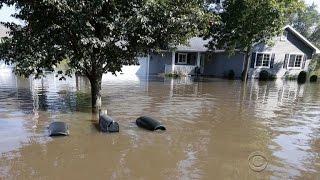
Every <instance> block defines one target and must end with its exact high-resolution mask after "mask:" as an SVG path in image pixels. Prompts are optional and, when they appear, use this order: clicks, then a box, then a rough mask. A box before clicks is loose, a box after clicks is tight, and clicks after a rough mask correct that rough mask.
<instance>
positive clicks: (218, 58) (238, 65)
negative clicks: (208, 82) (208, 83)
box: [203, 52, 244, 77]
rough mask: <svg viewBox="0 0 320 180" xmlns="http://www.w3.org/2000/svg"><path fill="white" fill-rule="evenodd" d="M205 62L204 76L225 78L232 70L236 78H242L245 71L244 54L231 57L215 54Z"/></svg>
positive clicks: (225, 54)
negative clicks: (243, 70)
mask: <svg viewBox="0 0 320 180" xmlns="http://www.w3.org/2000/svg"><path fill="white" fill-rule="evenodd" d="M211 56H212V57H211V58H206V59H205V62H204V70H203V75H208V76H216V77H223V76H225V75H227V74H228V72H229V71H230V70H233V71H234V72H235V75H236V77H241V73H242V69H243V58H244V56H243V54H240V53H236V54H235V55H232V56H229V55H228V54H227V53H225V52H224V53H215V54H213V55H211Z"/></svg>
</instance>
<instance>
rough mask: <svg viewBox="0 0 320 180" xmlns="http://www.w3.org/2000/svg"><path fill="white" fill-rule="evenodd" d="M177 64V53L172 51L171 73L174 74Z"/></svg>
mask: <svg viewBox="0 0 320 180" xmlns="http://www.w3.org/2000/svg"><path fill="white" fill-rule="evenodd" d="M175 64H176V52H175V51H172V63H171V68H172V69H171V73H174V66H175Z"/></svg>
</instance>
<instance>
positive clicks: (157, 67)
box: [149, 52, 172, 75]
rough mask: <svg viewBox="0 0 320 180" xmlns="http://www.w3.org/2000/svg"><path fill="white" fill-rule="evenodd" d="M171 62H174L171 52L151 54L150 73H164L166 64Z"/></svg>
mask: <svg viewBox="0 0 320 180" xmlns="http://www.w3.org/2000/svg"><path fill="white" fill-rule="evenodd" d="M171 62H172V53H171V52H164V53H159V54H158V53H152V54H150V62H149V75H156V74H159V73H164V71H165V64H171Z"/></svg>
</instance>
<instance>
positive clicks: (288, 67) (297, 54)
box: [287, 53, 305, 69]
mask: <svg viewBox="0 0 320 180" xmlns="http://www.w3.org/2000/svg"><path fill="white" fill-rule="evenodd" d="M291 55H295V56H296V58H295V59H294V65H295V64H296V60H297V56H302V57H301V63H300V66H299V67H295V66H294V67H290V66H289V64H290V57H291ZM304 57H305V55H304V54H301V53H289V59H288V62H287V69H302V63H303V61H304Z"/></svg>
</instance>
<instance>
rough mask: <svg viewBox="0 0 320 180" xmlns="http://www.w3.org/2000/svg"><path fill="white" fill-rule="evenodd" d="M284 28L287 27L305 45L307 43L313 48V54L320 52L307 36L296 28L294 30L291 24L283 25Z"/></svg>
mask: <svg viewBox="0 0 320 180" xmlns="http://www.w3.org/2000/svg"><path fill="white" fill-rule="evenodd" d="M284 29H288V30H290V31H291V32H292V33H294V34H295V35H296V36H297V37H298V38H299V39H300V40H301V41H303V42H304V43H305V44H306V45H308V46H309V47H310V48H312V49H313V50H314V53H315V54H320V50H319V49H318V48H317V47H316V46H315V45H314V44H312V43H311V42H310V41H309V40H308V39H307V38H305V37H304V36H303V35H302V34H300V33H299V32H298V31H297V30H295V29H294V28H293V27H292V26H290V25H287V26H286V27H284Z"/></svg>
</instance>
